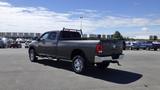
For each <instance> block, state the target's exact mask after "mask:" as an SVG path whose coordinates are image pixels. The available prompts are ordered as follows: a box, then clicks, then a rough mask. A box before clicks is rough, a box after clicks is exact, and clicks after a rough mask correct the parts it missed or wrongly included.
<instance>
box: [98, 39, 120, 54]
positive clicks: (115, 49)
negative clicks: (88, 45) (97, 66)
mask: <svg viewBox="0 0 160 90" xmlns="http://www.w3.org/2000/svg"><path fill="white" fill-rule="evenodd" d="M100 43H101V44H102V46H103V53H102V55H105V56H111V55H113V54H122V50H123V41H122V40H101V41H100Z"/></svg>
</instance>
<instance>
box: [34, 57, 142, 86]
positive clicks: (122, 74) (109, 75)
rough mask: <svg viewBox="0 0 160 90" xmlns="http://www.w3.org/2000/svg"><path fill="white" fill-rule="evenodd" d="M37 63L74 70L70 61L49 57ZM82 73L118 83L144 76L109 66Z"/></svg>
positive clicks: (128, 81) (90, 69)
mask: <svg viewBox="0 0 160 90" xmlns="http://www.w3.org/2000/svg"><path fill="white" fill-rule="evenodd" d="M36 63H39V64H42V65H45V66H50V67H54V68H60V69H64V70H68V71H72V68H71V63H70V62H64V61H58V62H57V61H53V60H48V59H41V60H39V61H37V62H36ZM82 75H84V76H88V77H92V78H96V79H100V80H104V81H108V82H113V83H117V84H129V83H133V82H135V81H137V80H139V79H140V78H142V76H143V75H142V74H138V73H134V72H129V71H123V70H118V69H111V68H108V69H106V70H100V69H98V68H96V67H91V68H89V69H88V70H87V72H86V73H85V74H82Z"/></svg>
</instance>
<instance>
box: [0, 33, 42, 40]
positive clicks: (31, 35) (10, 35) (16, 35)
mask: <svg viewBox="0 0 160 90" xmlns="http://www.w3.org/2000/svg"><path fill="white" fill-rule="evenodd" d="M40 35H41V33H27V32H25V33H24V32H0V37H7V38H26V39H29V38H34V37H39V36H40Z"/></svg>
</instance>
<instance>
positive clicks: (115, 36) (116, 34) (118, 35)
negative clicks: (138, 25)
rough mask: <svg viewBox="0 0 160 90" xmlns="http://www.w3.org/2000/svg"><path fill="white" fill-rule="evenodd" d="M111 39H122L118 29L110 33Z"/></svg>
mask: <svg viewBox="0 0 160 90" xmlns="http://www.w3.org/2000/svg"><path fill="white" fill-rule="evenodd" d="M112 38H113V39H118V40H123V36H122V35H121V33H120V32H119V31H116V32H115V33H114V34H113V35H112Z"/></svg>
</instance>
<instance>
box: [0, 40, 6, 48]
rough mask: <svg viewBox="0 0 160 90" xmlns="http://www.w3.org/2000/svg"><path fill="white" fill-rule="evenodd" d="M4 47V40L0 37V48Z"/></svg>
mask: <svg viewBox="0 0 160 90" xmlns="http://www.w3.org/2000/svg"><path fill="white" fill-rule="evenodd" d="M4 47H5V45H4V42H3V40H2V38H0V48H4Z"/></svg>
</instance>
